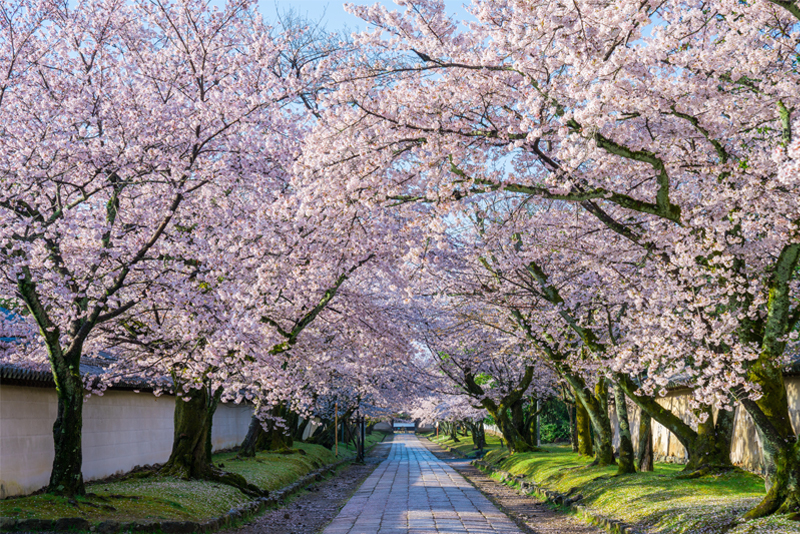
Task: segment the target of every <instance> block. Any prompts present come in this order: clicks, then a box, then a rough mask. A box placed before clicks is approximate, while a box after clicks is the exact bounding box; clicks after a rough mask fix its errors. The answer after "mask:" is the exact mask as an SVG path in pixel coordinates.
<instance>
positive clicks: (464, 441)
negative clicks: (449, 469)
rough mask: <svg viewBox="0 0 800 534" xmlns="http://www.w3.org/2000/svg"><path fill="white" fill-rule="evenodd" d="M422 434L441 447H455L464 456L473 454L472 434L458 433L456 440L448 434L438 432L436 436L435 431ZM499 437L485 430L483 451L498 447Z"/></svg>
mask: <svg viewBox="0 0 800 534" xmlns="http://www.w3.org/2000/svg"><path fill="white" fill-rule="evenodd" d="M422 435H423V436H425V437H427V438H428V439H430V440H431V441H433V442H434V443H437V444H438V445H440V446H442V447H446V448H448V449H455V450H457V451H458V452H460V453H461V454H463V455H465V456H470V457H473V456H475V452H476V451H475V445H474V444H473V443H472V436H462V435H461V434H459V435H458V439H459V440H460V441H458V442H456V441H453V440H451V439H450V436H449V435H446V434H440V435H439V436H438V437H437V436H436V433H435V432H431V433H427V434H422ZM500 448H501V446H500V438H499V437H498V436H495V435H494V434H489V433H488V432H486V447H484V449H483V450H484V451H493V450H498V449H500Z"/></svg>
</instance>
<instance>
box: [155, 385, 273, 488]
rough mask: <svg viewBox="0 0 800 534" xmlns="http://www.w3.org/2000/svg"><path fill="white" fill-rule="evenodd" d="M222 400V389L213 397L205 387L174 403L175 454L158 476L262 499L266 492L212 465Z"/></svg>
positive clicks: (173, 445) (173, 449)
mask: <svg viewBox="0 0 800 534" xmlns="http://www.w3.org/2000/svg"><path fill="white" fill-rule="evenodd" d="M176 389H178V387H177V381H176ZM221 396H222V388H217V390H216V391H214V392H213V393H212V392H210V391H209V388H208V387H207V386H203V387H200V388H196V389H190V390H189V391H188V392H185V393H184V394H183V396H181V397H177V398H176V399H175V416H174V420H175V429H174V433H173V440H172V452H171V453H170V456H169V459H168V460H167V462H166V463H165V464H164V465H163V466H161V469H160V470H159V473H161V474H163V475H167V476H174V477H177V478H183V479H186V480H193V479H195V480H213V481H216V482H221V483H223V484H228V485H231V486H234V487H236V488H238V489H239V490H241V491H242V492H244V493H245V494H247V495H251V496H260V495H263V494H264V493H265V492H264V491H262V490H261V489H260V488H258V487H257V486H254V485H253V484H249V483H248V482H247V480H245V478H244V477H243V476H241V475H237V474H235V473H228V472H225V471H222V470H220V469H218V468H217V467H215V466H214V464H213V463H212V462H211V429H212V428H211V427H212V423H213V419H214V413H215V412H216V409H217V406H218V404H219V400H220V397H221Z"/></svg>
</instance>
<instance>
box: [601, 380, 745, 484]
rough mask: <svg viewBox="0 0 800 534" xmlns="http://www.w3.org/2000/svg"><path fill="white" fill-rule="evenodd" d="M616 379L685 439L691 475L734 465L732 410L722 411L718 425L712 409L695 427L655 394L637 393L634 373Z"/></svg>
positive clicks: (641, 404)
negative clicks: (667, 406) (633, 378)
mask: <svg viewBox="0 0 800 534" xmlns="http://www.w3.org/2000/svg"><path fill="white" fill-rule="evenodd" d="M615 380H616V381H617V382H618V383H619V385H620V387H622V389H623V390H624V391H625V394H626V395H627V396H628V397H629V398H630V399H631V400H632V401H633V402H634V403H635V404H636V405H637V406H639V408H640V409H641V410H642V411H643V412H644V413H646V414H647V415H649V416H650V417H652V418H653V419H654V420H655V421H658V422H659V423H660V424H661V425H663V426H664V427H666V429H667V430H669V431H670V432H672V434H673V435H674V436H675V437H676V438H677V439H678V441H680V442H681V444H682V445H683V446H684V448H685V449H686V454H687V456H688V462H687V464H686V467H685V468H684V470H685V471H686V473H687V476H700V475H703V474H706V473H711V472H714V471H719V470H728V469H730V468H731V467H732V464H731V460H730V443H731V436H730V431H731V429H732V428H733V426H732V419H730V416H731V415H732V413H731V412H727V413H723V412H720V414H721V415H722V418H721V419H720V418H719V417H718V422H717V424H716V425H715V424H714V422H713V418H712V417H711V416H710V415H711V412H710V410H709V412H708V414H707V415H708V419H707V421H706V422H705V423H703V424H701V425H699V426H698V429H697V430H696V431H695V430H693V429H692V428H691V427H690V426H689V425H688V424H686V423H685V422H684V421H683V420H682V419H681V418H680V417H678V416H677V415H675V414H674V413H672V411H670V410H668V409H666V408H664V407H663V406H661V405H660V404H659V403H658V402H656V400H655V399H654V398H652V397H646V396H643V395H637V394H636V391H637V390H638V389H639V387H638V386H637V385H636V384H635V383H634V382H633V381H632V380H631V379H630V377H628V376H626V375H622V374H616V375H615Z"/></svg>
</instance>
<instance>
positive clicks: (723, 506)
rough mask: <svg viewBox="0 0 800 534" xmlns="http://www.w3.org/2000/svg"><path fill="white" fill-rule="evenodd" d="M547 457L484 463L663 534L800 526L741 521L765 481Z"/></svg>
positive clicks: (776, 533) (503, 456) (766, 533)
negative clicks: (631, 470) (629, 471)
mask: <svg viewBox="0 0 800 534" xmlns="http://www.w3.org/2000/svg"><path fill="white" fill-rule="evenodd" d="M544 448H545V449H546V450H547V451H548V452H546V453H524V454H514V455H510V454H509V453H508V452H507V451H503V450H499V449H498V450H495V451H492V452H490V453H489V454H487V456H486V458H485V461H486V462H489V463H491V464H493V465H494V466H496V467H497V468H498V469H502V470H504V471H508V472H510V473H511V474H513V475H515V476H520V477H524V478H525V479H526V480H530V481H532V482H534V483H536V484H538V485H539V486H541V487H543V488H546V489H548V490H551V491H557V492H559V493H562V494H565V495H570V496H575V495H578V494H580V495H582V496H583V498H582V499H581V500H580V504H582V505H584V506H585V507H586V509H587V512H589V513H590V514H597V515H601V516H604V517H606V518H609V519H616V520H619V521H623V522H625V523H628V524H634V525H638V526H639V527H640V530H643V531H645V532H648V533H653V534H655V533H658V534H688V533H703V534H717V533H718V534H722V533H727V534H755V533H759V534H788V533H800V524H798V523H797V522H794V521H789V520H788V519H787V518H785V517H780V516H778V517H770V518H767V519H764V520H759V521H750V522H747V523H739V518H740V517H741V515H742V514H743V513H744V512H746V511H747V510H749V509H750V508H752V507H753V506H754V505H755V504H756V503H758V502H759V501H760V499H761V498H762V497H763V495H764V481H763V479H761V477H758V476H756V475H753V474H750V473H745V472H742V471H734V472H730V473H726V474H723V475H719V476H706V477H702V478H699V479H695V480H683V479H679V478H678V475H679V474H680V471H681V469H682V466H680V465H674V464H656V467H655V471H654V472H652V473H636V474H633V475H626V476H615V473H616V467H613V466H612V467H589V463H590V462H591V459H590V458H586V457H581V456H578V455H577V454H575V453H573V452H572V450H571V449H570V447H568V446H545V447H544Z"/></svg>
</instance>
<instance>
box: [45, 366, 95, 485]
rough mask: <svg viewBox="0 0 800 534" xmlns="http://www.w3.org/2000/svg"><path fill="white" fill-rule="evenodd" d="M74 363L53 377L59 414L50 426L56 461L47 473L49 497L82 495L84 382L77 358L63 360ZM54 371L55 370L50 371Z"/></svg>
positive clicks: (54, 460)
mask: <svg viewBox="0 0 800 534" xmlns="http://www.w3.org/2000/svg"><path fill="white" fill-rule="evenodd" d="M65 359H66V360H67V361H73V360H74V362H75V363H74V365H73V366H71V368H66V369H61V370H60V372H56V373H54V375H55V378H56V395H57V397H58V414H57V415H56V420H55V423H54V424H53V443H54V445H55V457H54V459H53V468H52V471H51V472H50V483H49V484H48V486H47V491H48V493H55V494H58V495H66V496H70V497H71V496H75V495H84V494H85V493H86V488H85V486H84V483H83V474H82V472H81V466H82V463H83V449H82V445H81V439H82V428H83V382H82V380H81V377H80V372H79V366H80V354H78V355H77V357H75V356H73V357H71V358H70V357H69V355H67V358H65ZM53 369H54V370H55V366H54V367H53Z"/></svg>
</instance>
